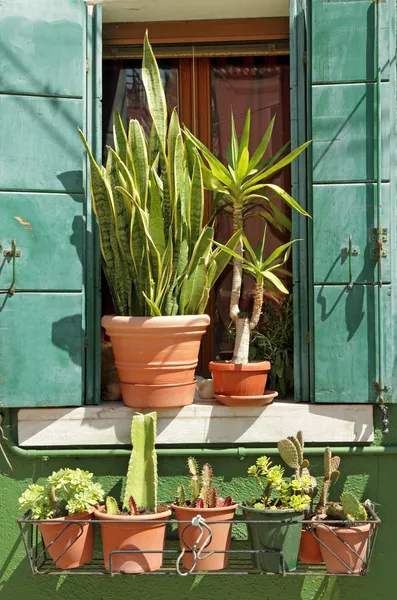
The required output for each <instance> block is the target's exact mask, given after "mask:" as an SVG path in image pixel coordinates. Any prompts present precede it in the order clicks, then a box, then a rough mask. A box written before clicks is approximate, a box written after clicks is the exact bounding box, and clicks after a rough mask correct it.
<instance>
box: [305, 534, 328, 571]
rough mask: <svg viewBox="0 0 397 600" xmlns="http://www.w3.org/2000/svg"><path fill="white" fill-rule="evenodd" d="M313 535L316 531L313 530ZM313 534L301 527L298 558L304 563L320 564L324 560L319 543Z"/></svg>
mask: <svg viewBox="0 0 397 600" xmlns="http://www.w3.org/2000/svg"><path fill="white" fill-rule="evenodd" d="M314 535H317V534H316V532H314ZM314 535H312V533H311V531H308V530H306V529H302V533H301V541H300V546H299V560H300V561H301V562H302V563H304V564H305V565H321V563H322V562H324V561H323V555H322V554H321V548H320V543H319V541H318V539H317V538H316V537H314Z"/></svg>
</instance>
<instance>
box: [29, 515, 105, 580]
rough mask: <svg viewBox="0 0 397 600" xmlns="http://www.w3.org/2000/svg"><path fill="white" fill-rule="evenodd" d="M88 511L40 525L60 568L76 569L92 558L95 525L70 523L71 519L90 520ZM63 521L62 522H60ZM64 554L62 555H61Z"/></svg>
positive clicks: (46, 543) (48, 549)
mask: <svg viewBox="0 0 397 600" xmlns="http://www.w3.org/2000/svg"><path fill="white" fill-rule="evenodd" d="M91 518H92V515H91V514H89V513H88V512H84V513H78V514H75V515H70V516H67V517H60V518H57V519H56V521H55V522H52V521H51V519H49V520H48V522H45V523H40V524H39V525H38V527H39V530H40V533H41V535H42V537H43V541H44V545H45V547H46V549H47V552H48V554H49V555H50V556H51V558H52V560H53V561H55V565H56V566H57V567H58V569H75V568H76V567H81V566H82V565H85V564H87V563H89V562H90V561H91V560H92V553H93V550H94V527H93V525H91V524H89V523H70V524H69V525H68V521H70V520H77V521H83V520H89V519H91ZM59 521H61V522H59ZM61 555H62V556H61Z"/></svg>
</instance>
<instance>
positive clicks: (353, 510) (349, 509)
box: [327, 492, 368, 521]
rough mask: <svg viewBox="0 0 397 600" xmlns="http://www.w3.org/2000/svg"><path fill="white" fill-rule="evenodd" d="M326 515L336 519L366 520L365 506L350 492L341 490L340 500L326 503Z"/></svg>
mask: <svg viewBox="0 0 397 600" xmlns="http://www.w3.org/2000/svg"><path fill="white" fill-rule="evenodd" d="M327 516H328V517H330V518H331V519H337V520H338V521H343V520H345V519H346V520H347V521H366V520H367V519H368V514H367V511H366V509H365V506H364V505H363V504H362V503H361V502H360V501H359V500H358V498H357V497H356V496H355V495H354V494H353V493H352V492H343V493H342V495H341V497H340V502H329V503H328V504H327Z"/></svg>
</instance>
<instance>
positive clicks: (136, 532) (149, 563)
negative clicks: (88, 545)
mask: <svg viewBox="0 0 397 600" xmlns="http://www.w3.org/2000/svg"><path fill="white" fill-rule="evenodd" d="M170 515H171V510H169V509H168V510H165V511H162V512H159V513H156V514H148V515H139V516H132V515H107V514H106V513H104V512H102V511H100V510H96V511H95V517H96V518H97V519H99V521H100V522H101V531H102V546H103V556H104V561H105V568H106V569H107V570H108V571H110V553H111V552H117V551H118V550H137V551H138V552H131V553H125V554H112V570H113V573H119V572H120V571H123V572H124V573H148V572H150V571H157V569H160V567H161V565H162V564H163V549H164V541H165V530H166V526H167V524H166V523H165V521H167V520H168V519H169V517H170ZM157 520H158V521H160V522H159V523H150V522H149V523H146V521H157ZM114 521H123V523H114ZM161 521H164V522H161ZM154 550H158V552H153V551H154Z"/></svg>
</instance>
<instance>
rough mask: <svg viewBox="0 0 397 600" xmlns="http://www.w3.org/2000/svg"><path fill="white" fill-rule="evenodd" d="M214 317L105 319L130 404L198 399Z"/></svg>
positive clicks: (158, 404) (149, 405)
mask: <svg viewBox="0 0 397 600" xmlns="http://www.w3.org/2000/svg"><path fill="white" fill-rule="evenodd" d="M209 322H210V318H209V316H208V315H183V316H174V317H111V316H105V317H103V318H102V325H103V326H104V327H105V328H106V333H107V335H108V336H109V337H110V339H111V342H112V346H113V352H114V357H115V364H116V367H117V370H118V373H119V378H120V384H121V393H122V396H123V401H124V403H125V404H126V405H127V406H131V407H133V408H161V407H167V408H169V407H173V406H185V405H187V404H191V403H192V402H193V398H194V391H195V382H194V372H195V369H196V366H197V362H198V353H199V349H200V342H201V337H202V335H203V334H204V333H205V331H206V329H207V326H208V324H209Z"/></svg>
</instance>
